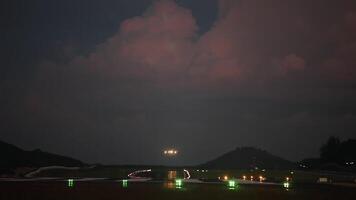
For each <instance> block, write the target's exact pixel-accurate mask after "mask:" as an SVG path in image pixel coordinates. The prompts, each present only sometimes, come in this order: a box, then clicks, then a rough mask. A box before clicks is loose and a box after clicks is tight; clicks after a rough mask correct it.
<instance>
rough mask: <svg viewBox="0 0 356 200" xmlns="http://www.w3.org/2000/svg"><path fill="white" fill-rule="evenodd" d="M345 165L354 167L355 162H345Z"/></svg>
mask: <svg viewBox="0 0 356 200" xmlns="http://www.w3.org/2000/svg"><path fill="white" fill-rule="evenodd" d="M345 164H346V165H354V164H355V162H353V161H352V162H346V163H345Z"/></svg>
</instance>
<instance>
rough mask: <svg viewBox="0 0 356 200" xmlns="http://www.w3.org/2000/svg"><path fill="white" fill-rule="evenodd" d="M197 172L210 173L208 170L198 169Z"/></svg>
mask: <svg viewBox="0 0 356 200" xmlns="http://www.w3.org/2000/svg"><path fill="white" fill-rule="evenodd" d="M196 171H197V172H199V171H201V172H208V170H207V169H205V170H204V169H202V170H199V169H197V170H196Z"/></svg>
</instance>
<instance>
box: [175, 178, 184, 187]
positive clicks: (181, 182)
mask: <svg viewBox="0 0 356 200" xmlns="http://www.w3.org/2000/svg"><path fill="white" fill-rule="evenodd" d="M182 186H183V181H182V179H176V188H181V187H182Z"/></svg>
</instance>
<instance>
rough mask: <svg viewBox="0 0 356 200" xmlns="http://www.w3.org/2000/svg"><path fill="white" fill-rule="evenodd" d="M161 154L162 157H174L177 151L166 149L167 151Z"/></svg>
mask: <svg viewBox="0 0 356 200" xmlns="http://www.w3.org/2000/svg"><path fill="white" fill-rule="evenodd" d="M163 153H164V155H167V156H175V155H177V154H178V151H177V150H175V149H168V150H164V151H163Z"/></svg>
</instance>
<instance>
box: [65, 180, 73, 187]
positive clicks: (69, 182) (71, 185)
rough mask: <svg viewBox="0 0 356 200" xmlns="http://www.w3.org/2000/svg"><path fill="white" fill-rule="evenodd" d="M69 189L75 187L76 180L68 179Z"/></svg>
mask: <svg viewBox="0 0 356 200" xmlns="http://www.w3.org/2000/svg"><path fill="white" fill-rule="evenodd" d="M67 182H68V187H74V180H73V179H68V181H67Z"/></svg>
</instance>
